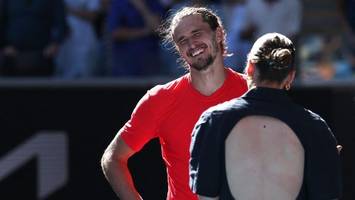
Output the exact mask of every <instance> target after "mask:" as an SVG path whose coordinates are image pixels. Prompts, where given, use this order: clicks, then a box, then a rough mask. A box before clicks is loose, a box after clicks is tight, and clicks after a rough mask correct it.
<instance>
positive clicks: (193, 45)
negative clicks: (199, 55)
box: [187, 39, 196, 49]
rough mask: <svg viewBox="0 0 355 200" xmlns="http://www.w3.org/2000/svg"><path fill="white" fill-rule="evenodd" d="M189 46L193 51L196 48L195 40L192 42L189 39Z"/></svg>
mask: <svg viewBox="0 0 355 200" xmlns="http://www.w3.org/2000/svg"><path fill="white" fill-rule="evenodd" d="M187 44H188V47H189V48H190V49H193V48H195V47H196V41H194V40H192V39H189V40H188V41H187Z"/></svg>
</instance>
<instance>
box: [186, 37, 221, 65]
mask: <svg viewBox="0 0 355 200" xmlns="http://www.w3.org/2000/svg"><path fill="white" fill-rule="evenodd" d="M212 51H213V52H212V53H211V54H209V55H208V56H207V58H199V59H198V60H197V61H196V62H194V63H191V64H190V66H191V67H192V68H194V69H196V70H197V71H203V70H206V69H208V67H209V66H210V65H211V64H212V63H213V62H214V60H215V59H216V56H217V53H218V51H219V49H218V44H217V41H216V39H215V38H212Z"/></svg>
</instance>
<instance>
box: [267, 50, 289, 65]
mask: <svg viewBox="0 0 355 200" xmlns="http://www.w3.org/2000/svg"><path fill="white" fill-rule="evenodd" d="M291 63H292V52H291V51H290V50H289V49H286V48H277V49H274V50H272V51H271V56H270V61H269V66H270V67H271V68H273V69H276V70H282V69H286V68H288V67H289V66H290V65H291Z"/></svg>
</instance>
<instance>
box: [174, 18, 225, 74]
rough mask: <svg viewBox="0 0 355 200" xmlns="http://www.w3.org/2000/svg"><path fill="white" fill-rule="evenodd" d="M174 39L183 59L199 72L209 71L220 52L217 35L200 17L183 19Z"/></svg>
mask: <svg viewBox="0 0 355 200" xmlns="http://www.w3.org/2000/svg"><path fill="white" fill-rule="evenodd" d="M173 37H174V42H175V43H176V45H177V48H178V51H179V53H180V55H181V56H182V58H183V59H184V60H185V61H186V62H187V64H188V65H189V66H190V67H191V68H194V69H196V70H198V71H202V70H205V69H207V68H208V67H209V66H210V65H211V64H212V63H213V62H214V60H215V58H216V56H217V53H218V52H219V47H218V42H217V39H216V33H215V32H214V31H212V30H211V28H210V26H209V25H208V24H207V23H206V22H204V21H203V20H202V17H201V16H200V15H190V16H186V17H184V18H182V19H181V21H180V22H179V24H178V25H177V26H176V28H175V30H174V36H173Z"/></svg>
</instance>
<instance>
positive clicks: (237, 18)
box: [0, 0, 355, 80]
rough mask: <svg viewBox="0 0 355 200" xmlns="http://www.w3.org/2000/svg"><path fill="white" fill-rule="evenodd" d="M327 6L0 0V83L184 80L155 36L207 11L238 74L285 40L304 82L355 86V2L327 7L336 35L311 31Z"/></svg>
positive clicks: (242, 0) (279, 0)
mask: <svg viewBox="0 0 355 200" xmlns="http://www.w3.org/2000/svg"><path fill="white" fill-rule="evenodd" d="M312 2H313V3H312ZM317 2H319V3H317ZM323 2H327V1H320V0H313V1H312V0H215V1H207V0H205V1H201V0H200V1H198V0H193V1H191V0H190V1H185V0H0V77H55V78H60V79H79V78H97V77H148V76H171V77H177V76H179V75H181V74H183V73H185V71H184V68H183V67H182V66H180V63H179V56H178V54H177V53H176V51H175V50H174V46H173V45H172V44H165V43H162V42H161V39H160V37H159V34H158V33H157V30H158V29H159V28H163V27H162V26H161V24H162V23H161V22H162V20H166V18H167V17H168V16H169V13H170V12H173V11H174V10H177V9H179V8H181V7H183V6H185V5H201V6H208V7H209V8H212V9H213V10H215V11H216V12H217V13H218V14H219V15H220V16H221V18H222V20H223V22H224V26H225V28H226V31H227V44H228V50H229V53H230V54H231V56H229V57H227V58H226V60H225V62H226V65H227V66H229V67H231V68H233V69H235V70H237V71H239V72H242V71H243V70H244V64H245V60H246V56H247V52H248V51H249V49H250V48H251V44H252V43H253V42H254V40H255V38H257V37H259V36H261V35H262V34H264V33H266V32H279V33H282V34H284V35H286V36H288V37H290V38H291V39H292V40H293V41H295V43H296V44H297V45H296V46H297V48H298V49H299V51H298V52H299V55H298V66H299V68H300V71H301V73H300V74H299V75H298V77H299V79H302V80H315V79H319V80H330V79H336V78H349V77H350V78H353V77H354V78H355V12H353V8H355V0H336V1H333V0H328V2H333V3H334V2H335V3H334V5H333V4H329V6H328V7H329V8H331V11H329V10H328V11H327V12H332V13H333V15H328V16H330V17H332V18H336V19H334V20H335V21H337V22H338V23H337V26H338V27H330V28H329V29H331V30H333V31H328V30H324V29H318V30H320V31H314V30H317V29H312V28H310V29H305V28H304V27H305V24H307V22H310V21H311V17H312V16H311V15H305V12H306V10H305V8H306V6H305V4H308V5H311V7H310V6H308V7H307V8H312V6H313V7H314V9H316V8H317V5H319V7H324V4H323ZM320 4H322V5H320ZM307 12H311V13H312V10H311V11H307ZM319 13H324V12H319ZM311 26H315V27H317V26H325V25H324V24H313V25H311ZM232 54H233V55H232Z"/></svg>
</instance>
